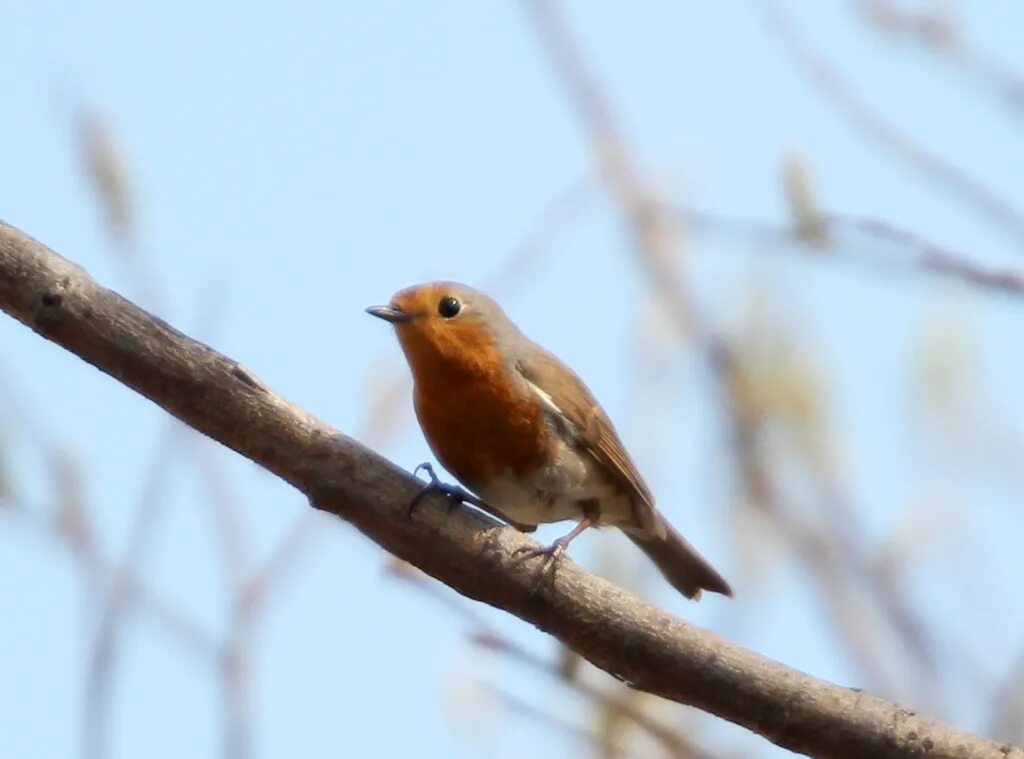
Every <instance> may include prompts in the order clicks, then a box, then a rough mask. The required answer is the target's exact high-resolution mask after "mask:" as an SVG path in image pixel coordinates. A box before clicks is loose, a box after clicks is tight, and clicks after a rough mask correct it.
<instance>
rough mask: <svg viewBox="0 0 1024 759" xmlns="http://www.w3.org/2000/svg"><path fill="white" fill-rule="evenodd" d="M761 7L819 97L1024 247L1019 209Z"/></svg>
mask: <svg viewBox="0 0 1024 759" xmlns="http://www.w3.org/2000/svg"><path fill="white" fill-rule="evenodd" d="M761 2H763V8H764V11H765V19H766V20H767V22H768V28H769V29H771V30H772V31H773V32H774V33H775V35H776V37H777V39H778V40H779V41H780V42H781V43H782V44H783V45H784V46H785V48H786V49H787V50H788V51H789V52H790V53H791V54H792V56H793V57H794V58H795V59H796V60H797V62H798V63H799V64H800V66H801V67H802V68H803V70H804V71H805V72H806V73H807V75H808V76H809V78H810V80H811V82H812V83H813V84H814V86H815V87H816V88H817V89H818V91H819V92H820V93H821V94H822V95H823V96H824V97H825V98H826V99H827V100H828V101H829V102H831V103H833V104H834V105H836V106H837V107H838V108H839V109H840V110H841V111H842V112H843V114H844V115H845V116H846V118H847V120H848V121H849V122H850V123H851V124H853V125H854V126H856V127H857V128H858V129H859V130H860V131H861V132H862V133H863V134H865V135H867V136H868V137H869V138H871V139H872V140H873V141H874V142H875V143H877V144H878V145H881V146H882V147H884V148H885V149H887V150H888V151H889V152H890V153H891V154H892V155H894V156H896V157H897V158H899V159H900V160H901V161H902V162H903V163H904V164H905V165H907V166H909V167H911V168H912V169H914V170H915V171H917V172H918V173H920V174H922V175H923V176H925V177H926V178H928V179H929V180H932V181H935V182H937V183H939V184H942V185H945V186H946V187H947V188H948V189H950V190H952V191H953V192H955V193H956V194H957V195H959V196H960V197H962V198H963V199H964V200H966V201H968V202H969V203H970V204H971V205H973V206H974V207H975V208H977V209H978V210H980V211H981V212H982V213H984V214H985V215H986V216H988V217H989V218H990V219H991V220H992V221H993V222H995V223H997V224H998V225H1000V226H1001V227H1004V228H1005V229H1006V230H1008V231H1009V232H1010V233H1011V234H1012V235H1013V236H1014V237H1015V238H1016V240H1017V241H1018V242H1021V241H1024V213H1022V212H1021V210H1020V209H1019V208H1017V207H1015V206H1013V205H1012V204H1011V203H1009V202H1008V201H1007V200H1006V199H1005V198H1003V197H1002V196H1001V195H1000V194H999V193H997V192H996V191H995V190H993V189H992V188H990V187H988V186H986V185H984V184H982V183H981V182H979V181H978V180H976V179H974V178H973V177H971V176H970V175H969V174H968V173H967V172H965V171H964V170H963V169H961V168H960V167H958V166H955V165H954V164H952V163H950V162H949V161H947V160H946V159H945V158H943V157H941V156H939V155H938V154H936V153H932V152H930V151H928V150H927V149H925V148H924V147H922V146H921V145H920V144H919V143H918V142H916V141H915V140H913V139H912V138H911V137H909V136H907V135H905V134H904V133H903V132H901V131H900V130H899V129H897V128H896V127H895V126H893V125H892V124H890V123H889V122H887V121H885V120H884V119H882V117H880V116H879V115H878V114H876V113H875V112H874V111H873V110H872V109H871V108H870V107H869V106H868V105H867V103H866V102H865V101H863V100H861V98H860V97H859V96H858V95H857V94H856V93H855V92H854V90H853V88H852V87H851V86H850V85H849V84H848V83H847V82H846V80H844V79H843V78H842V77H841V76H840V74H839V72H838V71H837V70H836V69H835V68H833V67H832V66H831V65H830V64H829V63H828V62H827V61H826V60H825V58H823V57H822V56H821V55H820V54H819V53H818V52H817V51H816V50H814V49H813V48H812V47H811V46H810V45H809V44H807V42H806V40H804V39H803V38H802V37H801V36H800V34H799V33H798V32H797V29H796V25H795V24H794V23H793V20H792V19H791V18H790V17H789V15H788V14H787V13H786V12H785V11H783V10H782V6H781V5H780V4H779V3H776V2H771V1H770V0H761Z"/></svg>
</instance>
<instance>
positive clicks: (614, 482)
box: [366, 282, 732, 600]
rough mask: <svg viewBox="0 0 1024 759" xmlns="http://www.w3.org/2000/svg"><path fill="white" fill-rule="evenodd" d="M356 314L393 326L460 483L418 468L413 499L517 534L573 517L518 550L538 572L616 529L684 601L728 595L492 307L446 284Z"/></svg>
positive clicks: (592, 421) (434, 442)
mask: <svg viewBox="0 0 1024 759" xmlns="http://www.w3.org/2000/svg"><path fill="white" fill-rule="evenodd" d="M366 312H367V313H369V314H371V315H372V316H376V317H378V318H380V319H383V320H384V321H386V322H389V323H390V324H391V325H392V326H393V327H394V330H395V332H396V335H397V337H398V342H399V344H400V346H401V348H402V351H403V353H404V354H405V358H406V361H407V363H408V365H409V368H410V370H411V373H412V378H413V406H414V409H415V412H416V418H417V420H418V421H419V424H420V427H421V429H422V431H423V434H424V437H425V438H426V441H427V443H428V445H429V446H430V449H431V451H432V452H433V454H434V456H436V458H437V460H438V461H439V462H440V463H441V464H442V465H443V466H444V468H445V469H446V470H447V471H449V472H450V473H451V474H452V475H453V476H454V477H455V478H456V479H457V480H458V481H459V482H460V483H461V486H457V485H448V484H445V483H443V482H441V481H440V480H439V478H438V477H437V475H436V474H435V473H434V470H433V467H432V466H431V465H430V464H429V463H427V464H421V465H420V466H419V467H417V470H416V472H417V473H418V472H419V471H420V470H421V469H423V470H425V471H426V472H427V475H428V476H429V478H430V483H429V484H428V485H427V486H426V487H425V488H424V490H423V491H422V492H421V495H422V494H425V493H427V492H430V491H441V492H444V493H446V494H447V495H448V496H449V497H450V498H452V499H453V501H454V502H459V501H463V502H467V503H470V504H472V505H474V506H477V507H479V508H482V509H483V510H485V511H488V512H489V513H491V514H492V515H495V516H497V517H499V518H501V519H503V520H505V521H506V522H508V523H509V524H511V525H513V526H514V527H517V528H519V529H521V530H523V531H532V530H533V529H535V528H536V526H537V525H539V524H547V523H552V522H563V521H568V520H574V521H575V522H576V525H575V526H574V527H573V529H572V530H571V531H569V532H568V533H567V534H565V535H563V536H562V537H560V538H558V539H557V540H555V541H554V542H553V543H551V544H550V545H549V546H545V547H542V548H531V549H525V551H526V552H527V553H532V554H541V555H544V556H545V557H546V559H545V564H544V566H543V568H542V572H544V571H546V570H547V568H548V566H549V564H551V562H553V561H554V560H555V559H558V558H559V557H560V556H561V555H562V554H564V553H565V551H566V548H567V547H568V545H569V544H570V543H571V542H572V541H573V540H574V539H575V538H576V537H577V536H578V535H580V534H581V533H583V532H584V531H585V530H587V529H589V528H592V527H616V528H618V529H620V530H622V531H623V532H624V533H625V534H626V536H627V537H628V538H629V539H630V540H631V541H632V542H633V543H635V544H636V545H637V546H638V547H639V548H640V549H641V550H642V551H643V552H644V553H645V554H647V556H648V557H649V558H650V559H651V560H652V561H653V562H654V564H655V565H656V566H657V568H658V569H659V570H660V571H661V573H662V574H663V575H664V577H665V579H666V580H668V582H669V583H670V584H671V585H672V586H673V587H675V588H676V589H677V590H678V591H680V592H681V593H682V594H683V595H685V596H686V597H687V598H691V599H694V600H696V599H698V598H700V596H701V591H703V590H707V591H710V592H713V593H721V594H723V595H725V596H729V597H731V596H732V589H731V588H730V586H729V583H727V582H726V581H725V579H724V578H723V577H722V576H721V575H720V574H719V573H718V572H717V571H716V570H715V569H714V568H713V567H712V566H711V564H710V563H709V562H708V561H707V560H706V559H705V558H704V557H703V556H701V554H700V553H698V552H697V550H696V549H695V548H694V547H693V546H692V545H690V543H688V542H687V541H686V539H685V538H683V537H682V536H681V535H680V534H679V533H678V532H677V531H676V530H675V529H674V528H673V527H672V526H671V525H670V524H669V523H668V521H667V520H666V519H665V517H664V516H663V515H662V514H661V512H660V511H658V509H657V508H656V506H655V503H654V497H653V495H652V494H651V491H650V489H649V488H648V487H647V485H646V483H645V482H644V480H643V478H642V477H641V475H640V472H639V471H638V469H637V467H636V465H635V464H634V463H633V460H632V459H631V458H630V457H629V454H628V453H627V452H626V448H625V446H624V445H623V443H622V441H621V439H620V438H619V435H618V433H617V432H616V430H615V427H614V425H613V424H612V422H611V420H610V419H609V417H608V415H607V414H606V413H605V411H604V409H602V408H601V405H600V404H599V403H598V402H597V400H596V399H595V398H594V395H593V394H592V393H591V392H590V390H589V389H588V388H587V386H586V385H585V384H584V383H583V381H582V380H581V379H580V378H579V377H578V376H577V375H576V373H575V372H573V370H572V369H570V368H569V367H568V366H566V365H565V364H564V363H563V362H562V361H560V360H559V359H558V358H556V357H555V356H554V355H553V354H552V353H550V352H549V351H547V350H546V349H544V348H543V347H541V346H540V345H538V344H537V343H535V342H533V341H532V340H530V339H529V338H528V337H526V336H525V335H524V334H523V333H522V332H521V331H520V330H519V328H518V327H516V325H515V324H514V323H513V322H512V320H511V319H509V317H508V316H506V314H505V312H504V311H503V310H502V309H501V307H500V306H499V305H498V304H497V303H496V302H495V301H494V300H492V299H491V298H490V297H488V296H487V295H485V294H484V293H482V292H480V291H478V290H475V289H473V288H471V287H469V286H467V285H463V284H459V283H457V282H428V283H424V284H418V285H413V286H411V287H408V288H406V289H404V290H401V291H399V292H397V293H396V294H395V295H393V296H392V297H391V300H390V302H389V303H388V304H387V305H382V306H370V307H368V308H367V309H366ZM417 500H418V498H417ZM415 503H416V501H414V502H413V505H415ZM411 508H412V506H410V511H411Z"/></svg>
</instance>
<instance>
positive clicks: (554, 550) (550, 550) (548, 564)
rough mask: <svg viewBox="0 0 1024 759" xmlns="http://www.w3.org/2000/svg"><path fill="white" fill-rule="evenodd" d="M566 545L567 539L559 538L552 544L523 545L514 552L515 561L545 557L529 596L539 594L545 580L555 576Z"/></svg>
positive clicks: (513, 558)
mask: <svg viewBox="0 0 1024 759" xmlns="http://www.w3.org/2000/svg"><path fill="white" fill-rule="evenodd" d="M566 545H567V541H564V540H562V538H559V539H558V540H555V541H554V542H553V543H551V545H547V546H537V545H533V546H521V547H519V548H517V549H516V550H514V551H513V552H512V560H513V561H525V560H526V559H530V558H533V557H537V556H543V557H544V563H543V564H542V565H541V568H540V571H538V572H537V582H536V583H535V584H534V586H533V589H532V590H530V593H529V595H528V596H527V598H533V596H535V595H537V591H538V590H540V587H541V585H543V584H544V581H545V580H547V579H549V578H550V579H553V578H554V576H555V569H556V567H557V566H558V560H559V559H560V558H561V557H562V556H563V555H564V554H565V549H566Z"/></svg>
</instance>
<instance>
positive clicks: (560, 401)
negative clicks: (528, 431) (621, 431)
mask: <svg viewBox="0 0 1024 759" xmlns="http://www.w3.org/2000/svg"><path fill="white" fill-rule="evenodd" d="M523 354H524V358H521V359H520V360H518V361H517V362H516V369H517V370H518V372H519V374H520V375H521V376H522V378H523V379H524V380H525V381H526V382H527V383H528V384H529V385H530V386H531V387H532V389H533V391H534V392H535V393H537V395H538V396H539V397H540V398H541V400H542V401H543V402H544V403H545V405H546V406H547V408H548V410H549V412H551V413H552V415H555V416H556V417H561V419H562V422H563V423H564V424H566V426H567V428H568V431H569V432H570V433H571V434H572V435H573V437H574V438H575V440H576V441H577V444H578V446H579V448H580V449H581V450H582V451H584V452H586V453H587V454H588V455H589V456H590V457H591V458H592V459H594V460H595V461H596V462H597V463H598V464H600V465H601V466H602V467H603V468H604V469H605V470H606V471H607V472H608V473H609V474H610V475H611V477H612V478H613V479H614V480H616V481H617V482H618V483H619V484H620V486H621V487H622V488H623V490H625V491H626V492H628V493H629V494H630V495H631V496H632V498H631V501H632V502H633V509H634V513H635V515H636V518H637V527H648V526H651V525H652V524H653V521H656V520H655V516H654V515H655V511H654V497H653V496H652V495H651V491H650V489H648V487H647V484H646V483H645V482H644V480H643V478H642V477H641V476H640V472H639V471H637V468H636V464H634V463H633V460H632V459H631V458H630V457H629V454H628V453H626V448H625V446H623V444H622V441H621V440H620V439H619V435H618V433H617V432H616V431H615V426H614V425H613V424H612V422H611V420H610V419H609V418H608V415H607V414H606V413H605V412H604V409H602V408H601V406H600V404H599V403H598V402H597V400H596V399H595V398H594V396H593V394H592V393H591V392H590V389H589V388H587V386H586V385H585V384H583V380H581V379H580V378H579V377H578V376H577V375H576V373H575V372H573V371H572V370H571V369H570V368H569V367H567V366H566V365H565V364H563V363H562V362H561V361H559V360H558V359H557V358H556V357H555V356H553V355H552V354H551V353H549V352H548V351H546V350H544V349H543V348H541V347H540V346H538V345H534V346H532V347H531V350H528V351H524V352H523Z"/></svg>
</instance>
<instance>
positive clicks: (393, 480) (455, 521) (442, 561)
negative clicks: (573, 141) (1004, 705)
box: [0, 223, 1024, 759]
mask: <svg viewBox="0 0 1024 759" xmlns="http://www.w3.org/2000/svg"><path fill="white" fill-rule="evenodd" d="M0 308H3V310H5V311H7V312H8V313H10V314H11V315H12V316H14V317H15V318H16V319H18V320H19V321H21V322H23V323H25V324H26V325H28V326H29V327H31V328H32V329H33V330H35V331H36V332H38V333H39V334H41V335H43V336H44V337H46V338H48V339H50V340H52V341H54V342H55V343H57V344H59V345H62V346H64V347H65V348H67V349H68V350H69V351H71V352H73V353H75V354H76V355H78V356H79V357H81V358H83V359H85V360H86V361H88V362H89V363H91V364H93V365H95V366H96V367H98V368H99V369H101V370H102V371H104V372H106V373H108V374H110V375H111V376H113V377H114V378H116V379H118V380H119V381H121V382H123V383H124V384H126V385H128V386H129V387H131V388H133V389H135V390H136V391H138V392H139V393H141V394H142V395H144V396H146V397H147V398H149V399H151V400H152V401H154V402H155V403H157V404H158V405H160V406H161V407H162V408H164V409H166V410H167V411H168V412H170V413H171V414H174V415H175V416H177V417H178V418H179V419H181V420H182V421H184V422H186V423H187V424H189V425H191V426H192V427H195V428H196V429H197V430H199V431H200V432H203V433H205V434H207V435H209V436H210V437H212V438H213V439H215V440H218V441H220V442H221V443H223V444H224V445H226V446H228V447H229V448H232V449H234V450H235V451H238V452H239V453H241V454H242V455H243V456H246V457H247V458H249V459H252V460H253V461H255V462H256V463H258V464H260V465H262V466H263V467H265V468H266V469H268V470H270V471H271V472H273V473H275V474H276V475H278V476H279V477H281V478H282V479H284V480H285V481H287V482H289V483H291V484H292V485H294V486H295V487H296V488H297V489H299V490H300V491H301V492H303V493H304V494H305V495H307V496H308V497H309V499H310V502H311V503H312V504H313V505H314V506H316V508H318V509H321V510H323V511H327V512H330V513H333V514H336V515H338V516H340V517H342V518H344V519H346V520H348V521H349V522H351V523H352V524H354V525H355V526H356V527H357V528H359V529H360V530H361V531H362V532H363V533H365V534H366V535H367V536H368V537H370V538H371V539H372V540H374V541H375V542H376V543H378V544H380V545H381V546H382V547H384V548H385V549H387V550H388V551H390V552H391V553H393V554H395V555H396V556H399V557H401V558H402V559H405V560H406V561H409V562H411V563H412V564H414V565H416V566H417V567H419V568H420V569H422V570H423V571H424V572H426V573H427V574H430V575H432V576H433V577H435V578H437V579H438V580H440V581H441V582H443V583H445V584H446V585H449V586H450V587H452V588H454V589H455V590H457V591H458V592H459V593H462V594H463V595H466V596H469V597H470V598H474V599H477V600H480V601H483V602H485V603H487V604H490V605H492V606H495V607H498V608H500V609H504V610H506V611H508V612H510V613H512V614H515V615H516V616H518V617H520V618H522V619H524V620H526V621H528V622H530V623H532V624H534V625H536V626H537V627H539V628H540V629H542V630H545V631H547V632H549V633H551V634H552V635H554V636H556V637H557V638H558V639H560V640H561V641H563V642H564V643H565V644H566V645H568V646H570V647H572V648H573V649H574V650H576V651H578V652H579V653H580V654H581V655H582V656H584V657H586V658H587V659H588V660H590V661H591V662H593V663H594V664H595V665H597V666H598V667H600V668H602V669H604V670H606V671H607V672H609V673H611V674H612V675H614V676H615V677H618V678H620V679H622V680H624V681H626V682H628V683H630V684H631V685H632V686H633V687H636V688H639V689H641V690H645V691H648V692H650V693H654V694H657V695H660V696H663V697H665V698H669V699H672V700H674V701H678V702H680V703H684V704H690V705H692V706H695V707H697V708H700V709H703V710H705V711H708V712H711V713H713V714H717V715H719V716H721V717H723V718H725V719H728V720H731V721H733V722H736V723H738V724H741V725H744V726H745V727H747V728H749V729H751V730H754V731H756V732H758V733H760V734H762V735H764V736H765V737H767V738H768V739H770V740H772V741H774V742H775V743H777V744H779V745H781V746H785V747H787V748H791V749H793V750H795V751H800V752H803V753H807V754H810V755H813V756H820V757H866V756H870V757H909V756H919V755H925V754H927V756H929V757H979V758H980V757H1013V758H1014V759H1024V750H1021V749H1018V748H1013V747H1010V746H1002V747H1001V746H998V745H997V744H996V743H994V742H991V741H988V740H985V739H982V738H978V737H975V736H972V735H969V734H967V733H962V732H958V731H956V730H954V729H953V728H951V727H949V726H946V725H943V724H941V723H939V722H936V721H934V720H931V719H928V718H926V717H922V716H920V715H917V714H915V713H914V712H912V711H909V710H907V709H902V708H900V707H898V706H896V705H894V704H892V703H889V702H887V701H884V700H882V699H880V698H876V697H875V696H871V695H868V694H866V693H863V692H860V691H857V690H853V689H849V688H841V687H839V686H836V685H832V684H830V683H826V682H824V681H821V680H818V679H815V678H813V677H810V676H809V675H805V674H803V673H800V672H797V671H796V670H792V669H789V668H788V667H785V666H783V665H781V664H778V663H776V662H773V661H771V660H769V659H766V658H764V657H761V656H758V655H757V654H755V653H753V652H751V651H748V650H746V649H743V648H741V647H740V646H737V645H734V644H732V643H729V642H728V641H725V640H723V639H721V638H719V637H717V636H715V635H713V634H711V633H709V632H706V631H704V630H701V629H699V628H697V627H694V626H693V625H691V624H688V623H686V622H683V621H682V620H679V619H677V618H675V617H673V616H671V615H669V614H666V613H665V612H663V611H660V610H658V609H656V608H654V607H653V606H650V605H649V604H646V603H644V602H642V601H640V600H638V599H636V598H633V597H632V596H630V595H628V594H627V593H625V592H624V591H622V590H620V589H619V588H617V587H615V586H614V585H612V584H610V583H608V582H605V581H604V580H601V579H599V578H597V577H594V576H592V575H589V574H587V573H586V572H584V571H583V570H581V569H580V568H578V567H577V566H575V565H574V564H572V563H571V562H570V561H565V562H564V563H563V564H562V565H561V566H560V567H559V570H558V572H557V574H556V576H555V578H554V580H553V582H551V583H550V584H548V585H545V587H544V588H543V589H542V590H541V591H540V592H539V593H537V594H536V595H533V596H531V593H530V591H531V590H532V589H533V585H534V582H535V578H536V575H535V571H536V566H535V565H533V564H530V563H529V562H517V561H514V560H513V558H512V552H513V551H514V550H515V549H516V548H517V547H520V546H523V545H526V544H527V543H528V539H527V538H526V537H524V536H523V535H521V534H520V533H518V532H517V531H516V530H514V529H511V528H501V527H497V528H496V527H495V523H494V522H492V521H491V520H489V519H487V518H486V517H484V516H481V515H478V514H476V513H470V512H468V511H456V512H454V513H453V514H451V515H450V516H449V515H448V513H447V506H446V502H445V501H444V499H439V500H431V501H428V502H426V503H424V505H423V507H422V508H421V509H419V510H418V511H417V513H416V518H415V520H410V519H408V518H407V516H406V506H407V505H408V503H409V500H410V498H411V497H412V496H413V495H414V494H415V493H416V491H417V488H418V485H417V483H416V481H415V480H414V479H413V478H411V477H410V476H409V475H408V474H407V473H406V472H404V471H402V470H401V469H399V468H398V467H396V466H395V465H393V464H391V463H390V462H388V461H386V460H385V459H382V458H381V457H379V456H377V455H376V454H374V453H372V452H371V451H369V450H367V449H365V448H363V447H362V446H360V445H359V444H358V443H356V442H355V441H353V440H351V439H349V438H347V437H345V436H344V435H342V434H340V433H339V432H337V431H336V430H334V429H332V428H331V427H330V426H328V425H326V424H324V423H323V422H320V421H318V420H317V419H314V418H313V417H312V416H310V415H309V414H307V413H306V412H304V411H302V410H301V409H299V408H297V407H295V406H293V405H292V404H290V403H289V402H288V401H286V400H285V399H283V398H282V397H280V396H279V395H277V394H275V393H274V392H272V391H271V390H270V389H269V388H267V387H266V386H264V385H263V384H262V383H261V382H260V381H259V380H257V379H256V378H255V377H254V376H253V375H252V374H251V373H249V372H248V371H247V370H246V369H244V368H242V367H241V366H240V365H239V364H237V363H236V362H234V361H232V360H231V359H229V358H227V357H226V356H223V355H221V354H219V353H217V352H216V351H214V350H212V349H211V348H209V347H207V346H206V345H203V344H202V343H199V342H197V341H195V340H192V339H191V338H189V337H187V336H185V335H183V334H181V333H180V332H178V331H177V330H175V329H174V328H173V327H171V326H169V325H168V324H166V323H165V322H163V321H161V320H159V319H157V318H155V317H153V316H151V315H150V314H148V313H146V312H145V311H143V310H142V309H140V308H138V307H137V306H135V305H134V304H132V303H130V302H129V301H127V300H125V299H124V298H122V297H121V296H119V295H117V294H116V293H114V292H112V291H110V290H107V289H105V288H103V287H101V286H100V285H98V284H97V283H96V282H95V281H93V280H92V279H91V278H90V277H89V275H88V274H87V273H86V272H85V271H84V270H82V269H81V268H79V267H77V266H75V265H74V264H72V263H70V262H68V261H67V260H65V259H63V258H61V257H60V256H58V255H57V254H55V253H53V252H52V251H50V250H49V249H48V248H46V247H45V246H43V245H41V244H40V243H38V242H36V241H35V240H33V239H31V238H30V237H28V236H27V235H25V234H23V233H21V232H20V231H18V230H16V229H14V228H12V227H10V226H7V225H5V224H2V223H0ZM353 313H354V314H355V313H357V311H353ZM353 318H358V317H356V316H353ZM741 598H742V596H741ZM740 602H741V603H742V601H740Z"/></svg>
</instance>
